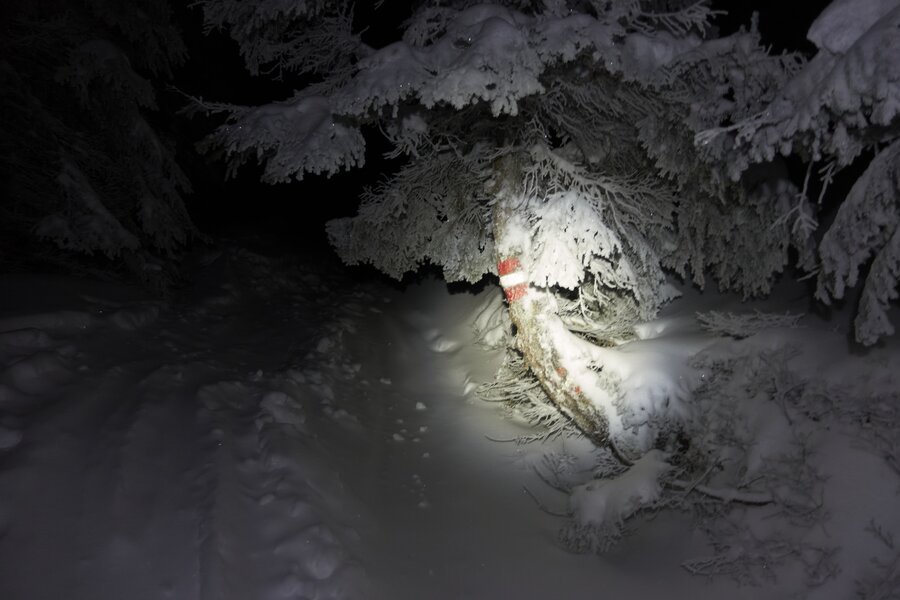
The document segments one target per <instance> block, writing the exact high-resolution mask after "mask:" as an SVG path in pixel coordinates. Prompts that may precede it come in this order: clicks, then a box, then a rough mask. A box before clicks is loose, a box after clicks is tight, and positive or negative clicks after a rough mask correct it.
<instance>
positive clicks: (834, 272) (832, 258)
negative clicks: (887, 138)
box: [816, 140, 900, 344]
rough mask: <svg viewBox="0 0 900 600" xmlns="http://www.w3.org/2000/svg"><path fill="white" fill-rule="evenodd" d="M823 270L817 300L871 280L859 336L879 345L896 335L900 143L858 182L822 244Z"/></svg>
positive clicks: (864, 296) (858, 321) (859, 321)
mask: <svg viewBox="0 0 900 600" xmlns="http://www.w3.org/2000/svg"><path fill="white" fill-rule="evenodd" d="M819 253H820V255H821V270H820V274H819V286H818V289H817V291H816V295H817V297H818V298H819V299H820V300H822V301H824V302H829V301H830V299H831V298H842V297H843V296H844V293H845V290H846V288H848V287H853V286H855V285H856V284H857V282H858V280H859V277H860V273H861V271H862V269H863V267H864V265H865V264H866V263H867V262H868V261H869V260H870V259H871V258H872V256H874V257H875V258H874V261H873V262H872V265H871V266H870V267H869V272H868V273H867V274H866V276H865V285H864V287H863V293H862V297H861V298H860V303H859V313H858V315H857V317H856V337H857V340H858V341H860V342H862V343H864V344H873V343H875V342H876V341H877V340H878V339H879V338H880V337H882V336H884V335H890V334H891V333H893V332H894V328H893V326H892V325H891V323H890V321H889V320H888V317H887V311H888V308H889V305H890V302H891V301H892V300H896V299H897V297H898V296H897V282H898V280H900V140H898V141H895V142H894V143H892V144H891V145H890V146H888V147H887V148H884V149H883V150H881V151H880V152H879V153H878V154H877V155H876V156H875V158H874V159H872V162H871V163H870V164H869V166H868V168H867V169H866V171H865V172H864V173H863V174H862V175H861V176H860V177H859V179H857V180H856V182H855V183H854V185H853V187H852V188H851V190H850V193H849V194H848V195H847V198H846V199H845V200H844V202H843V204H841V206H840V208H839V209H838V213H837V216H836V217H835V220H834V223H833V224H832V225H831V227H830V228H829V229H828V231H827V232H826V233H825V235H824V237H823V238H822V242H821V244H820V246H819Z"/></svg>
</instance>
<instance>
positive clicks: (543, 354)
mask: <svg viewBox="0 0 900 600" xmlns="http://www.w3.org/2000/svg"><path fill="white" fill-rule="evenodd" d="M498 162H499V164H498V165H497V166H498V169H497V171H498V188H497V195H498V202H497V204H496V205H495V208H494V215H493V226H494V246H495V248H496V253H497V254H496V259H497V272H498V275H499V276H500V285H501V286H502V287H503V291H504V294H505V295H506V300H507V302H508V303H509V316H510V320H511V321H512V323H513V326H514V327H515V336H516V345H517V347H518V349H519V350H520V351H521V352H522V355H523V356H524V359H525V364H526V365H527V366H528V368H529V369H530V370H531V372H532V373H534V375H535V376H536V377H537V379H538V381H539V382H540V384H541V386H542V387H543V389H544V391H545V392H546V394H547V396H548V397H549V398H550V401H551V402H553V404H554V405H555V406H556V407H557V408H558V409H559V410H560V412H562V414H564V415H565V416H566V417H568V418H569V419H570V420H571V421H572V423H574V424H575V426H576V427H577V428H578V429H579V430H580V431H581V432H582V433H584V435H585V436H587V438H588V439H590V440H591V441H592V442H593V443H594V444H596V445H598V446H605V445H607V444H608V443H609V436H610V430H609V429H610V427H609V425H610V415H609V414H608V413H609V412H611V411H612V412H614V411H615V408H614V407H612V403H611V401H609V402H601V404H607V406H606V407H605V408H601V407H600V406H598V402H595V401H593V400H591V398H589V397H588V395H587V394H586V393H585V392H586V390H585V388H586V387H587V386H591V388H593V389H592V390H591V391H592V392H598V391H599V390H598V389H597V386H596V379H597V378H596V373H594V372H593V371H589V370H588V369H587V368H586V366H585V365H586V362H587V361H585V360H578V358H579V357H578V356H577V355H579V354H582V353H580V352H579V348H578V346H579V345H583V344H584V342H583V341H582V340H580V339H578V338H575V336H574V334H572V333H571V332H569V331H568V330H567V329H566V328H565V326H564V325H563V323H562V321H561V320H560V318H559V316H558V314H557V310H556V303H555V301H554V298H553V296H552V294H551V293H550V292H549V291H547V290H542V289H539V288H533V287H531V286H530V285H529V282H528V271H529V269H528V266H529V265H528V256H529V254H530V251H529V250H530V249H529V248H528V247H527V246H528V240H529V239H530V237H529V236H528V235H527V234H526V231H527V230H526V229H525V228H526V227H527V223H525V222H524V218H523V217H522V215H521V214H517V211H516V209H517V204H519V202H517V201H518V200H520V199H521V195H520V194H519V193H518V192H517V190H518V188H519V187H520V183H519V181H520V178H519V177H518V176H517V175H518V169H517V168H516V165H515V158H514V157H506V158H504V159H501V161H498ZM561 235H564V234H563V233H562V232H561ZM591 395H592V396H596V394H595V393H592V394H591ZM603 395H605V396H607V398H608V395H606V394H605V393H604V394H603Z"/></svg>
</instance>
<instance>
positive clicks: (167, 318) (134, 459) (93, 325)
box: [0, 243, 900, 600]
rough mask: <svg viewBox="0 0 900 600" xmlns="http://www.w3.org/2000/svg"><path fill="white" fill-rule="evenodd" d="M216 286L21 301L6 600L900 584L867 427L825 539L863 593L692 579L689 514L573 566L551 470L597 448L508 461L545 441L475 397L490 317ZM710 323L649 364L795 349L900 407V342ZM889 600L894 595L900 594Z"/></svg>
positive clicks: (439, 302)
mask: <svg viewBox="0 0 900 600" xmlns="http://www.w3.org/2000/svg"><path fill="white" fill-rule="evenodd" d="M195 269H196V275H195V278H194V282H193V283H192V285H191V286H190V287H188V288H186V289H184V290H182V291H180V292H179V293H178V294H176V295H175V296H173V297H172V298H170V299H168V300H165V301H150V300H147V299H146V298H143V297H142V296H141V295H140V294H137V293H135V292H133V291H128V290H126V289H124V288H120V287H117V286H112V285H106V284H96V283H89V282H85V281H77V280H73V279H68V278H63V277H49V276H9V277H4V278H3V279H2V280H0V598H3V599H20V600H37V599H47V600H50V599H63V598H64V599H66V600H82V599H84V600H88V599H90V600H101V599H110V600H112V599H126V598H127V599H129V600H139V599H144V598H147V599H150V598H153V599H158V598H175V599H194V598H196V599H209V600H214V599H234V600H268V599H273V600H274V599H297V598H310V599H312V598H376V599H377V598H383V599H405V598H410V599H418V598H436V599H445V598H446V599H450V598H473V599H474V598H553V597H555V598H567V599H579V598H585V599H587V598H599V597H606V596H610V597H621V598H685V599H687V598H736V599H740V598H746V599H752V598H793V597H798V593H799V596H800V597H806V596H807V595H808V596H809V597H816V598H823V599H824V598H829V599H830V598H835V599H845V598H852V597H854V593H855V590H856V587H855V586H856V583H855V582H856V581H857V580H869V579H872V578H873V576H874V575H877V574H878V573H880V571H878V567H877V565H873V564H872V563H870V559H871V558H873V557H875V558H880V559H882V560H884V561H887V562H888V564H887V568H888V569H890V568H893V569H894V570H895V571H900V565H898V564H897V563H896V562H895V563H894V564H893V566H891V564H890V560H895V561H896V558H895V557H896V555H897V551H896V548H894V549H889V548H883V546H886V544H884V543H883V540H881V541H880V540H878V539H876V537H875V536H873V535H872V534H871V532H867V531H866V527H867V526H868V525H869V523H870V521H871V520H873V519H874V520H875V522H876V524H877V525H878V526H879V527H881V528H882V529H883V531H885V532H888V533H890V532H893V534H894V535H895V537H896V536H900V514H898V513H900V510H898V505H900V501H898V498H897V493H898V490H900V478H898V476H900V473H897V472H895V471H894V470H892V469H891V463H890V460H896V454H893V455H891V456H883V455H880V454H879V452H877V451H876V452H873V451H872V448H873V447H874V448H882V446H878V445H875V446H873V445H871V444H870V445H866V444H865V441H866V440H865V439H860V437H859V435H857V433H858V431H860V429H859V428H857V429H854V428H853V426H852V424H846V425H844V426H838V424H837V421H835V424H834V425H832V424H830V423H829V424H827V425H823V431H822V432H820V437H819V439H818V440H817V442H816V445H815V447H816V449H817V457H818V458H816V461H817V464H818V465H822V466H824V467H826V468H827V473H825V474H826V475H827V477H828V480H827V481H826V483H825V501H826V503H827V507H828V509H829V510H830V512H831V518H830V520H829V521H828V522H827V524H826V525H823V526H817V527H816V528H815V530H811V531H810V532H809V538H810V539H811V540H814V541H815V542H816V543H818V544H821V545H823V546H835V547H837V548H838V554H837V562H838V564H839V565H840V566H841V569H842V570H841V572H840V573H838V574H836V575H835V576H834V577H832V578H831V579H829V580H828V581H827V582H826V583H825V584H823V585H822V586H820V587H819V588H816V589H814V590H812V591H811V592H809V593H808V594H807V592H806V591H805V590H806V588H805V584H802V583H799V581H800V577H798V576H796V574H795V573H793V572H792V571H790V570H787V571H784V572H782V571H777V569H776V571H777V573H778V575H779V577H776V578H775V579H773V580H768V579H766V580H763V582H762V584H761V586H759V587H752V586H751V587H747V586H744V587H739V586H737V585H736V584H735V582H734V581H732V580H731V579H729V578H727V577H721V578H716V579H714V580H711V581H710V580H707V579H706V578H702V577H696V576H691V575H690V574H688V573H687V572H686V571H685V570H684V569H683V568H682V567H681V563H682V562H683V561H684V560H687V559H688V558H691V557H696V556H698V555H699V556H703V555H704V554H706V553H709V551H710V550H709V548H708V547H707V545H706V542H705V539H706V538H705V537H704V536H703V535H702V534H701V533H700V532H695V531H693V530H692V529H691V527H692V525H691V520H690V519H688V518H687V517H686V516H685V515H684V514H683V513H679V512H673V513H663V514H660V515H657V516H656V517H655V519H653V520H651V521H649V522H647V523H643V524H642V525H641V526H640V527H639V528H638V529H637V531H636V533H635V534H634V535H632V536H630V537H627V538H626V539H625V540H624V541H623V542H622V543H621V544H620V545H619V546H618V547H616V548H615V549H614V550H613V551H612V552H611V553H609V554H607V555H604V556H596V555H578V554H572V553H570V552H567V551H566V550H565V549H564V548H563V547H562V546H561V545H560V544H559V543H558V541H557V540H558V530H559V528H560V525H561V521H562V520H561V519H560V518H559V517H557V516H554V515H552V514H549V513H550V512H554V511H561V512H564V511H566V510H567V504H566V502H567V500H566V498H565V497H564V496H562V495H561V494H560V493H558V492H557V491H555V490H553V489H551V488H550V487H548V486H547V485H545V483H544V482H543V481H542V480H541V478H539V477H538V475H537V474H536V471H535V469H536V468H540V467H541V466H542V465H545V464H546V462H545V461H546V459H547V457H548V456H551V457H552V456H561V455H563V453H566V455H572V456H575V457H580V458H581V459H586V458H590V456H591V449H590V448H589V447H588V446H587V445H586V444H585V443H584V442H582V441H579V440H576V439H567V440H555V441H553V442H551V443H548V444H543V445H541V444H530V445H524V446H523V445H517V444H515V443H509V442H498V441H495V440H505V439H511V438H514V437H516V436H520V435H523V434H527V433H529V430H528V428H527V426H526V425H524V424H522V423H519V422H516V421H514V420H511V419H509V418H506V417H504V416H503V414H502V411H501V410H500V409H499V407H498V406H496V405H492V404H487V403H484V402H482V401H480V400H478V399H476V397H475V394H474V390H475V388H476V386H477V385H478V384H479V383H481V382H484V381H486V380H488V379H489V378H490V377H491V376H492V374H493V372H494V371H495V370H496V368H497V366H498V365H499V361H500V360H501V356H500V355H499V354H498V353H497V352H496V351H489V350H486V349H483V348H481V347H479V346H477V345H476V344H474V343H473V338H474V334H473V333H472V332H471V331H470V330H469V328H468V326H467V323H468V322H469V320H470V319H471V317H472V315H473V314H474V313H475V311H476V310H477V308H478V307H479V305H480V304H481V303H483V302H484V301H485V297H484V296H478V295H475V294H471V293H450V292H449V291H448V290H447V288H446V286H444V284H442V283H439V282H437V281H434V280H427V279H426V280H425V281H423V282H421V283H418V284H413V285H410V286H407V287H405V288H401V287H399V286H391V285H389V284H385V283H379V282H378V281H375V280H370V281H365V282H362V283H360V282H358V281H355V280H354V276H355V275H358V274H359V272H356V271H345V270H343V269H341V268H340V267H338V266H336V265H334V264H332V263H331V262H329V261H327V260H320V261H318V265H317V266H314V267H313V266H309V265H307V264H298V259H296V258H292V259H288V258H276V257H274V255H267V253H266V252H265V251H263V250H259V251H251V250H247V249H245V248H242V247H240V246H238V245H235V244H230V243H229V244H223V245H222V247H221V249H220V250H219V251H216V252H211V253H209V254H208V255H205V256H202V257H198V260H197V261H196V265H195ZM485 293H487V294H492V293H493V294H496V293H497V292H496V290H495V289H491V290H488V291H487V292H485ZM709 302H710V301H709V300H708V299H706V298H704V297H701V296H694V295H692V296H690V297H689V298H686V299H684V300H681V301H678V302H676V303H675V304H674V305H673V306H672V307H671V309H670V311H669V314H668V315H667V316H666V317H665V318H663V319H661V320H660V321H659V322H657V323H655V324H651V325H648V326H647V327H646V328H645V329H644V330H642V337H644V338H645V339H643V340H641V341H639V342H635V343H634V344H633V345H632V346H631V347H630V348H629V349H628V351H629V352H633V353H635V354H641V355H642V356H644V357H647V359H648V360H649V359H650V357H655V360H656V361H657V362H655V363H653V365H654V368H657V367H659V368H663V367H665V365H667V364H668V365H675V366H676V367H678V368H684V360H685V359H684V356H683V355H684V354H685V353H684V351H683V349H684V348H685V347H686V344H688V341H689V340H692V341H691V342H690V343H691V347H692V348H697V349H700V348H707V351H709V348H716V350H715V351H714V352H715V356H716V357H725V356H739V355H740V352H741V351H742V350H741V349H742V348H743V349H745V350H746V349H747V348H761V347H766V345H767V344H768V345H770V346H771V347H772V348H777V347H781V346H783V345H785V343H786V342H787V341H790V342H791V344H792V345H794V346H796V347H798V348H799V350H798V353H794V354H792V355H791V356H793V358H791V360H792V361H793V363H796V369H795V370H796V371H797V372H798V373H802V374H805V375H808V376H814V377H815V378H816V379H817V380H818V381H821V382H822V385H823V389H824V388H825V387H828V388H829V389H837V387H838V385H839V384H840V386H842V387H841V393H842V394H844V396H843V397H845V398H846V397H849V396H848V394H849V395H850V396H852V395H853V394H867V395H868V396H869V397H879V398H882V399H883V402H885V403H891V402H892V403H894V404H893V405H894V406H896V402H897V393H896V390H897V389H898V388H900V385H898V382H897V377H898V367H900V361H898V360H897V358H898V356H900V353H898V349H897V343H896V342H895V341H894V342H891V344H889V345H888V346H886V347H884V348H882V349H879V350H876V351H875V352H870V353H867V354H866V355H864V356H863V355H859V356H854V355H852V354H851V353H849V352H848V348H847V345H846V342H845V337H844V335H843V334H842V332H841V331H840V329H839V327H840V326H838V327H837V329H836V328H835V325H834V324H833V323H828V324H825V323H824V322H819V321H813V320H812V319H807V320H808V321H812V322H813V324H809V326H808V327H807V328H805V329H795V330H790V331H763V332H761V333H759V334H757V335H755V336H751V337H750V338H747V339H745V340H743V341H739V340H731V339H726V338H715V337H714V336H711V335H710V334H702V335H705V338H704V340H705V341H704V343H702V344H698V343H697V336H698V331H699V327H698V326H697V323H696V321H695V320H694V319H693V313H694V311H695V310H698V309H700V308H702V309H704V310H705V309H709V308H718V309H721V308H723V305H722V302H723V299H721V298H715V299H714V302H715V303H716V304H713V305H707V306H702V305H703V303H709ZM778 308H779V309H784V308H785V306H784V305H780V306H778ZM803 324H807V323H806V322H805V321H804V323H803ZM835 329H836V330H835ZM810 348H814V349H815V350H816V351H815V352H810V351H806V352H804V349H806V350H809V349H810ZM823 348H824V349H827V351H823V350H822V349H823ZM748 360H749V359H748ZM679 361H681V362H680V363H679ZM676 363H677V364H676ZM793 363H792V364H793ZM648 364H649V363H648ZM679 365H680V366H679ZM673 368H674V367H673ZM692 368H693V369H695V371H696V373H697V376H698V377H699V376H701V375H702V373H700V371H702V368H700V367H697V366H696V364H695V366H694V367H692ZM692 372H694V371H692ZM635 381H638V382H639V381H640V380H638V379H636V380H635ZM643 381H645V382H646V383H647V385H652V382H653V378H652V377H645V378H644V380H643ZM830 386H831V387H830ZM635 393H637V391H635ZM892 394H893V395H892ZM873 410H874V408H873ZM876 413H877V411H875V412H873V417H874V416H876ZM761 414H762V413H761ZM877 414H882V413H877ZM884 414H887V413H884ZM893 414H896V413H893ZM776 421H777V420H772V421H771V422H776ZM760 431H761V432H762V433H766V431H765V428H764V427H761V428H760ZM877 431H878V432H884V431H893V432H896V431H897V428H896V427H894V428H893V429H891V428H888V429H878V430H877ZM772 435H773V436H774V437H776V438H777V432H776V433H772ZM761 439H765V438H764V437H763V438H761ZM895 441H897V442H898V443H900V440H895ZM894 467H895V468H896V465H894ZM587 476H589V473H588V474H587ZM536 498H537V499H540V502H541V503H542V504H543V505H544V507H545V508H546V509H547V510H546V511H542V510H540V509H539V508H538V507H537V505H536V502H535V499H536ZM880 548H881V549H880ZM774 568H775V567H774V566H773V569H774ZM885 589H886V593H885V594H884V595H880V596H878V595H875V594H874V593H873V594H872V595H871V596H870V597H872V598H876V597H877V598H896V597H898V596H897V594H898V591H897V589H890V588H885ZM892 594H893V595H892Z"/></svg>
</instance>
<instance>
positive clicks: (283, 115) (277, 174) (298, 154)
mask: <svg viewBox="0 0 900 600" xmlns="http://www.w3.org/2000/svg"><path fill="white" fill-rule="evenodd" d="M219 147H220V148H222V149H223V150H224V152H225V154H226V156H227V157H228V160H229V175H232V176H233V175H234V173H235V172H236V170H237V168H238V167H239V166H240V165H241V164H242V163H243V162H245V160H246V159H247V158H248V157H251V156H252V157H255V158H256V159H257V160H259V161H260V162H262V163H264V166H265V169H264V172H263V181H266V182H269V183H278V182H284V181H290V180H291V179H296V180H302V179H303V175H304V174H305V173H312V174H325V175H334V174H335V173H337V172H339V171H340V170H341V169H343V168H351V167H357V166H362V164H363V162H364V160H365V139H364V138H363V135H362V133H361V132H360V130H359V128H358V127H356V126H354V125H351V124H347V123H345V122H343V121H341V120H339V119H338V118H336V117H335V116H334V115H333V114H332V111H331V106H330V104H329V102H328V99H326V98H324V97H321V96H309V97H305V96H299V97H297V98H294V99H292V100H288V101H285V102H277V103H272V104H266V105H263V106H259V107H253V108H241V109H237V110H233V111H232V112H231V113H230V114H229V117H228V121H227V122H226V124H224V125H222V126H220V127H219V128H218V129H217V130H216V131H215V132H214V133H212V134H211V135H210V136H209V137H208V138H207V139H206V140H205V141H204V142H203V144H202V145H201V148H203V149H205V150H207V151H208V150H211V149H212V148H219Z"/></svg>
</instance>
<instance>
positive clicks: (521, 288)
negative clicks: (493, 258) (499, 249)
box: [497, 256, 528, 304]
mask: <svg viewBox="0 0 900 600" xmlns="http://www.w3.org/2000/svg"><path fill="white" fill-rule="evenodd" d="M497 273H498V274H499V275H500V285H501V287H503V293H504V294H506V300H507V301H508V302H509V303H510V304H512V303H513V302H516V301H517V300H521V299H522V298H524V297H525V295H526V294H527V293H528V276H527V275H525V272H524V271H523V270H522V263H520V262H519V259H518V258H516V257H514V256H512V257H510V258H505V259H503V260H501V261H500V262H498V263H497Z"/></svg>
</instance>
